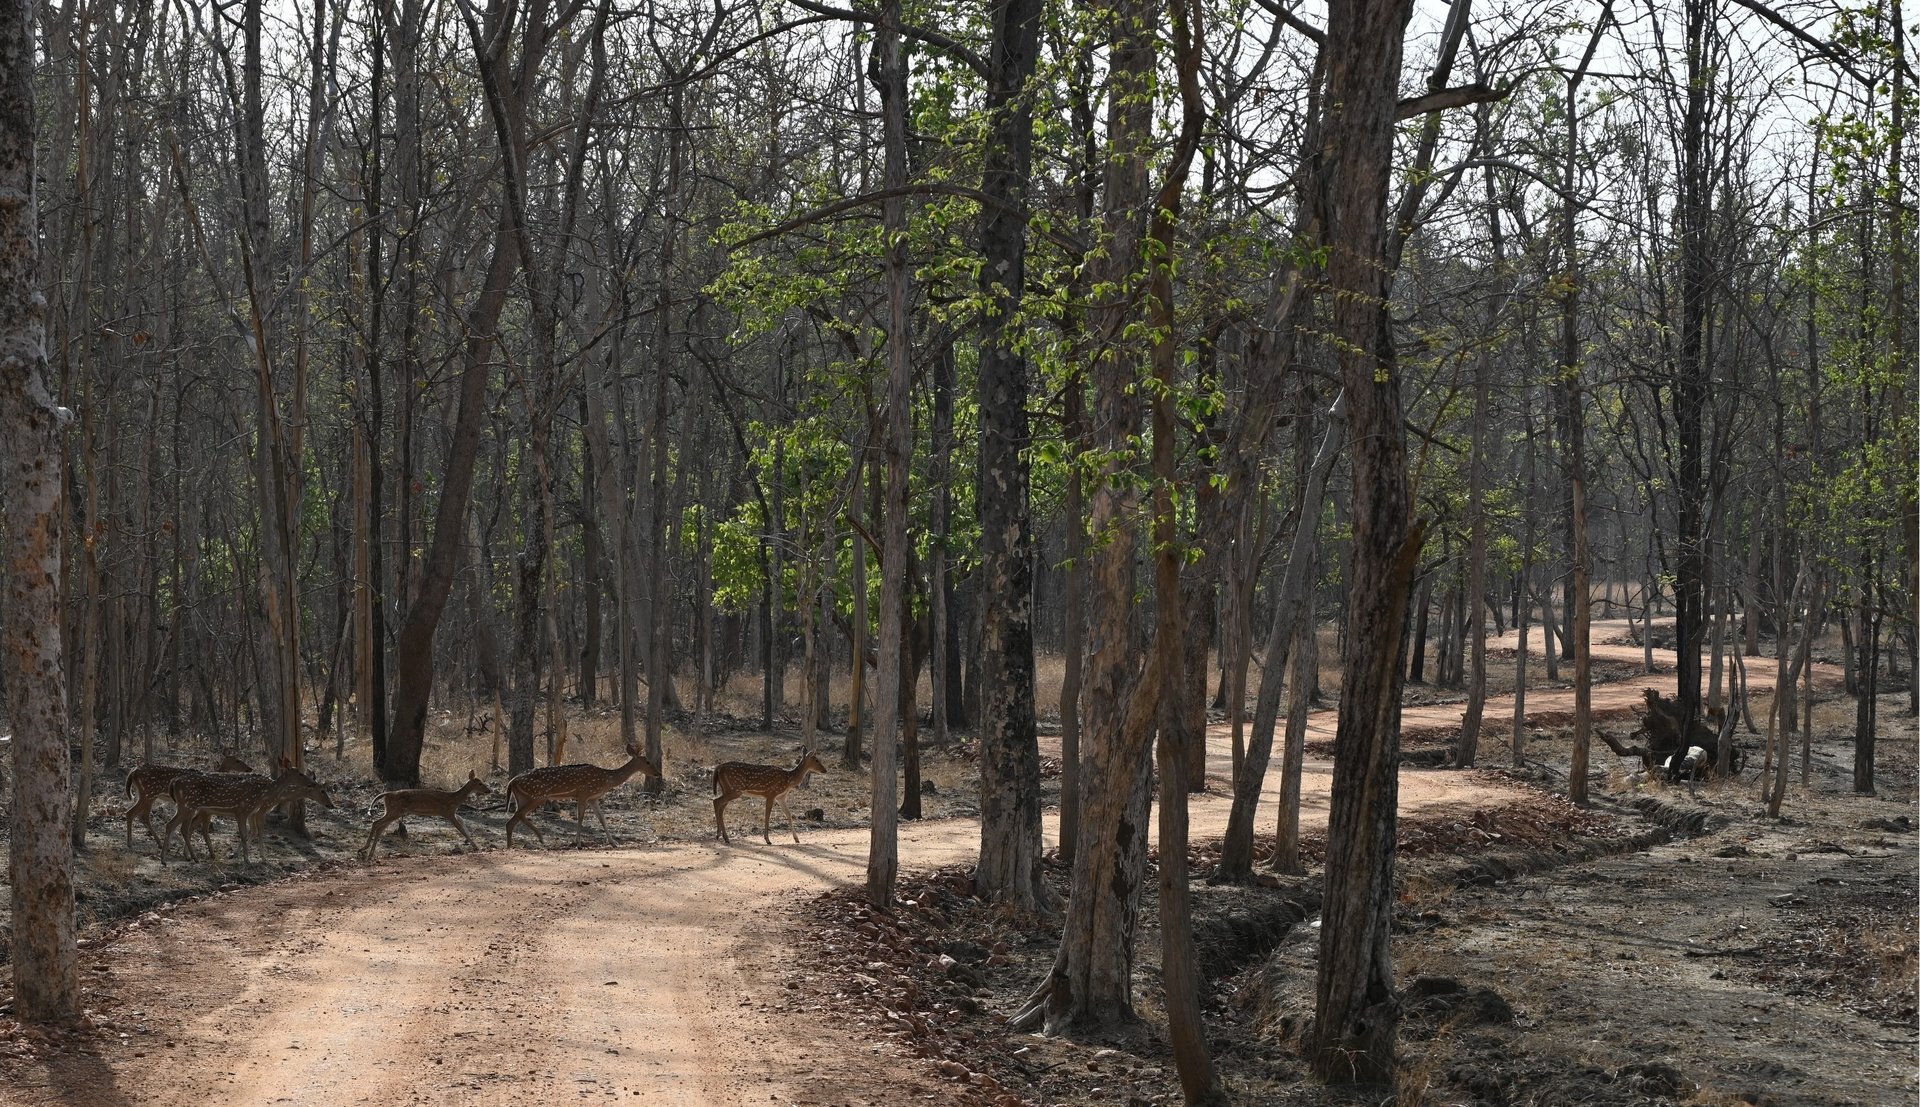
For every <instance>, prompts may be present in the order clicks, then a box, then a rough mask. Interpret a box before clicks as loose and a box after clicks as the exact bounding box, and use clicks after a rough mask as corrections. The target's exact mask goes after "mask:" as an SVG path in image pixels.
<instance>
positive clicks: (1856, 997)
mask: <svg viewBox="0 0 1920 1107" xmlns="http://www.w3.org/2000/svg"><path fill="white" fill-rule="evenodd" d="M1757 952H1758V954H1759V958H1760V967H1759V968H1758V970H1757V971H1755V972H1754V973H1753V980H1754V981H1755V982H1756V983H1760V984H1764V985H1766V986H1767V987H1768V988H1769V989H1772V990H1774V991H1778V992H1784V993H1785V994H1787V995H1790V996H1811V997H1813V998H1816V999H1819V1000H1821V1001H1822V1002H1826V1003H1831V1004H1834V1005H1835V1006H1837V1007H1844V1008H1846V1009H1847V1010H1850V1011H1855V1012H1858V1013H1859V1014H1862V1015H1865V1016H1867V1017H1868V1018H1873V1019H1878V1020H1880V1021H1881V1022H1884V1023H1889V1024H1897V1025H1903V1026H1911V1025H1912V1024H1913V1020H1914V1017H1915V1015H1916V1013H1920V1005H1916V1002H1915V987H1914V982H1915V979H1916V974H1920V921H1916V919H1915V916H1914V912H1913V903H1912V901H1911V900H1910V899H1906V898H1903V897H1899V896H1892V895H1887V894H1885V893H1880V894H1872V895H1868V896H1860V897H1847V898H1845V899H1841V900H1837V901H1835V900H1829V901H1825V902H1822V903H1820V905H1819V906H1818V908H1816V913H1815V915H1814V917H1812V918H1809V919H1807V920H1806V921H1805V923H1804V925H1801V926H1799V927H1797V928H1795V929H1794V930H1792V931H1790V932H1788V933H1785V934H1776V935H1771V936H1769V937H1767V938H1764V939H1763V940H1762V941H1761V942H1760V943H1759V946H1758V950H1757Z"/></svg>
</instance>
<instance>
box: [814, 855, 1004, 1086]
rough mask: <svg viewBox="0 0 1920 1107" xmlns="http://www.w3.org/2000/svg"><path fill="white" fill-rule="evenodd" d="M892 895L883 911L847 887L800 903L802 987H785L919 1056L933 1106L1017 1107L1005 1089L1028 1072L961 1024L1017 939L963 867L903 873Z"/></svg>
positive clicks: (974, 1011)
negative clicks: (932, 1090) (933, 1085)
mask: <svg viewBox="0 0 1920 1107" xmlns="http://www.w3.org/2000/svg"><path fill="white" fill-rule="evenodd" d="M897 894H898V896H899V900H898V904H899V906H898V910H897V911H895V912H893V913H888V912H885V911H877V910H875V909H874V908H873V907H872V906H871V905H870V904H868V903H867V902H866V899H865V895H864V889H862V888H857V887H855V888H842V889H837V890H835V891H832V892H828V893H825V894H824V895H821V896H818V897H816V898H814V899H812V900H810V901H808V903H807V904H806V905H805V908H804V910H803V912H802V914H801V941H802V942H803V943H804V945H805V946H806V947H807V948H809V949H810V950H811V951H812V952H813V954H814V956H812V957H810V958H806V959H804V960H805V961H806V962H807V966H806V968H804V969H795V970H794V971H795V973H796V974H801V975H803V976H804V977H806V979H805V981H804V983H799V984H796V983H794V982H789V984H788V986H789V987H790V988H795V987H797V988H799V989H800V990H802V991H803V992H804V993H810V994H813V995H817V996H820V997H822V998H823V999H824V1000H825V1002H826V1005H827V1006H828V1007H831V1008H833V1009H834V1010H836V1011H839V1012H841V1013H844V1014H845V1015H847V1016H849V1017H850V1018H851V1019H853V1020H854V1021H855V1022H857V1023H858V1024H860V1025H861V1026H862V1027H864V1028H867V1029H868V1032H870V1033H871V1034H873V1035H876V1036H879V1037H884V1038H887V1039H890V1040H891V1041H892V1042H893V1044H894V1047H895V1048H896V1049H898V1050H899V1051H900V1052H901V1053H903V1054H907V1055H909V1056H913V1057H918V1058H921V1059H923V1060H924V1061H925V1062H927V1065H926V1072H927V1075H929V1076H935V1077H938V1078H939V1079H940V1080H941V1081H943V1082H945V1084H946V1088H945V1089H944V1090H943V1091H944V1094H943V1095H942V1096H941V1099H942V1101H943V1102H946V1103H952V1104H961V1105H965V1107H1026V1105H1027V1104H1028V1103H1029V1102H1030V1101H1029V1100H1028V1099H1026V1098H1023V1096H1022V1095H1021V1094H1020V1093H1019V1092H1017V1091H1015V1090H1014V1088H1015V1087H1027V1086H1029V1085H1030V1084H1031V1083H1032V1080H1033V1078H1034V1077H1035V1076H1036V1075H1037V1074H1035V1073H1033V1072H1032V1071H1031V1070H1025V1069H1024V1065H1023V1063H1022V1062H1021V1061H1020V1060H1019V1059H1018V1058H1017V1057H1015V1056H1012V1055H1011V1054H1009V1053H1007V1052H1004V1051H1001V1050H998V1049H995V1048H994V1047H993V1045H992V1044H990V1043H989V1041H988V1040H987V1039H988V1038H989V1037H991V1038H998V1037H1000V1036H999V1035H997V1034H993V1035H989V1034H983V1033H980V1032H976V1031H975V1030H973V1029H971V1028H969V1027H968V1026H967V1025H965V1024H966V1023H967V1022H968V1021H969V1019H968V1016H973V1015H979V1014H981V1013H982V999H984V998H986V997H987V996H988V995H989V994H990V993H988V992H986V991H985V990H984V989H982V988H981V985H982V984H984V983H985V982H986V980H987V978H988V976H990V975H992V974H995V973H996V970H1001V969H1003V968H1004V967H1005V966H1008V965H1009V964H1010V963H1011V961H1010V958H1009V956H1008V954H1009V952H1010V949H1011V947H1010V946H1009V945H1008V941H1009V939H1012V940H1019V939H1020V937H1021V935H1020V934H1019V933H1018V932H1017V929H1016V928H1015V927H1014V926H1013V925H1011V922H1010V921H1007V920H999V919H996V918H995V917H994V915H993V913H991V912H990V911H989V910H988V909H987V907H986V905H985V904H984V903H982V902H981V901H980V900H978V899H976V898H975V897H974V895H973V877H972V875H971V874H970V872H969V870H967V869H965V868H949V869H942V870H939V871H936V872H933V873H928V874H924V875H921V874H911V875H909V874H903V875H902V877H901V879H900V882H899V885H898V892H897ZM943 933H948V934H953V935H955V936H954V937H950V938H945V939H943V938H941V937H939V935H941V934H943ZM949 951H951V952H949ZM955 954H958V956H955ZM990 1017H991V1018H992V1019H993V1022H994V1023H995V1024H999V1023H1004V1022H1005V1021H1006V1019H1005V1016H1003V1015H994V1016H990ZM1010 1084H1011V1085H1013V1087H1010V1086H1009V1085H1010ZM1036 1092H1037V1089H1036Z"/></svg>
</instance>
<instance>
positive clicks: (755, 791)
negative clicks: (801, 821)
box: [713, 750, 827, 846]
mask: <svg viewBox="0 0 1920 1107" xmlns="http://www.w3.org/2000/svg"><path fill="white" fill-rule="evenodd" d="M826 771H827V767H826V766H825V765H822V764H821V763H820V758H819V757H818V756H816V755H815V754H814V753H813V752H812V751H811V750H808V751H806V752H804V753H803V754H801V757H800V763H799V764H798V765H795V766H794V767H793V768H791V769H783V768H781V767H780V766H778V765H749V764H747V763H746V762H744V761H729V762H727V763H726V764H724V765H721V766H719V767H717V768H715V769H714V770H713V790H714V791H715V792H716V793H718V795H716V796H714V799H713V821H714V822H715V823H717V824H719V827H720V840H721V841H722V842H725V843H727V844H728V845H732V844H733V839H731V838H729V837H727V805H728V804H730V803H732V802H733V801H734V800H736V799H738V798H739V797H741V796H743V795H750V796H765V797H766V798H767V815H766V819H765V820H764V821H763V822H762V824H761V827H760V839H761V840H762V841H764V842H766V843H767V844H768V845H772V844H773V839H772V838H771V837H770V836H769V834H770V832H771V831H772V829H773V801H774V800H776V799H777V800H779V801H780V809H781V810H782V811H785V812H786V813H787V830H788V832H789V833H791V834H792V835H793V844H794V845H796V846H797V845H799V844H800V831H799V829H798V828H797V827H795V826H794V822H793V808H791V807H788V806H787V793H788V792H790V791H792V790H793V789H794V788H797V787H799V785H800V783H801V782H802V781H804V780H806V779H807V774H808V773H824V772H826Z"/></svg>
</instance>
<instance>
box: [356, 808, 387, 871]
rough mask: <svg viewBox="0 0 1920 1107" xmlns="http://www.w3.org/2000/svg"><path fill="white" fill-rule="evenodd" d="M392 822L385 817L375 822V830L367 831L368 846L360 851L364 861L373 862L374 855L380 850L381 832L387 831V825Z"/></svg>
mask: <svg viewBox="0 0 1920 1107" xmlns="http://www.w3.org/2000/svg"><path fill="white" fill-rule="evenodd" d="M391 821H392V820H390V819H388V818H387V817H386V816H385V815H382V816H380V817H379V818H377V819H375V820H374V821H373V829H371V830H369V831H367V844H366V845H365V846H364V847H362V848H361V850H360V859H361V860H362V861H371V860H373V855H374V854H375V853H376V852H378V850H379V846H380V832H381V831H383V830H385V829H387V824H388V823H389V822H391Z"/></svg>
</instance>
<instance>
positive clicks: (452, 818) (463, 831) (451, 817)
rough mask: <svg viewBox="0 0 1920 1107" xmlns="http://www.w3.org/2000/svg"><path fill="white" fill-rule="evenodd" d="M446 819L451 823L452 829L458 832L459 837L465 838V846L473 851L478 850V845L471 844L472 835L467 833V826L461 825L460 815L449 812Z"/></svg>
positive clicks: (476, 851)
mask: <svg viewBox="0 0 1920 1107" xmlns="http://www.w3.org/2000/svg"><path fill="white" fill-rule="evenodd" d="M447 821H448V822H450V823H452V824H453V829H455V830H457V831H459V832H460V837H462V838H465V839H466V840H467V847H468V848H469V849H471V850H473V851H474V852H475V853H478V852H480V847H479V846H476V845H474V844H473V835H471V834H468V833H467V828H466V827H465V826H463V825H461V822H460V816H458V815H455V814H452V813H449V814H448V815H447Z"/></svg>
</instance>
